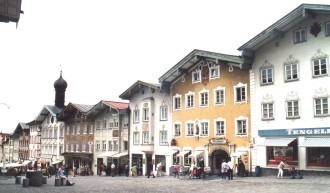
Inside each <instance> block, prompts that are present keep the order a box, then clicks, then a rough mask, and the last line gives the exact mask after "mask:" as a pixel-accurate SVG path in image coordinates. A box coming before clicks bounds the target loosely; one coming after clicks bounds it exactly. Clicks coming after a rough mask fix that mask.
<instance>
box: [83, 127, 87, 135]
mask: <svg viewBox="0 0 330 193" xmlns="http://www.w3.org/2000/svg"><path fill="white" fill-rule="evenodd" d="M83 134H87V125H84V128H83Z"/></svg>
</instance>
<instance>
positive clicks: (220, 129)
mask: <svg viewBox="0 0 330 193" xmlns="http://www.w3.org/2000/svg"><path fill="white" fill-rule="evenodd" d="M215 129H216V130H215V134H216V135H225V131H226V130H225V122H224V121H216V122H215Z"/></svg>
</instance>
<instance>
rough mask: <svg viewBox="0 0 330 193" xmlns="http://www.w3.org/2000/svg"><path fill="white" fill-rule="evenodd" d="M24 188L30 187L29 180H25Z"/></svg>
mask: <svg viewBox="0 0 330 193" xmlns="http://www.w3.org/2000/svg"><path fill="white" fill-rule="evenodd" d="M23 187H29V178H26V179H23Z"/></svg>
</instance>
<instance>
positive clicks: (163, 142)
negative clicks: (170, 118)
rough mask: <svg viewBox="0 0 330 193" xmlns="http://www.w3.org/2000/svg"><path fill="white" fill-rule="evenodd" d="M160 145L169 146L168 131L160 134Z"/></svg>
mask: <svg viewBox="0 0 330 193" xmlns="http://www.w3.org/2000/svg"><path fill="white" fill-rule="evenodd" d="M159 145H168V142H167V131H160V132H159Z"/></svg>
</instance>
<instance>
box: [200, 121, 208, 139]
mask: <svg viewBox="0 0 330 193" xmlns="http://www.w3.org/2000/svg"><path fill="white" fill-rule="evenodd" d="M209 133H210V123H209V121H205V120H204V121H201V122H200V131H199V135H200V136H209Z"/></svg>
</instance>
